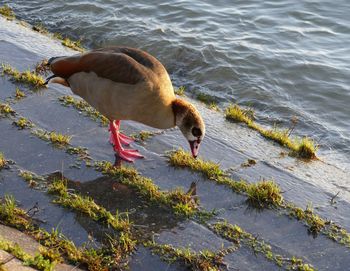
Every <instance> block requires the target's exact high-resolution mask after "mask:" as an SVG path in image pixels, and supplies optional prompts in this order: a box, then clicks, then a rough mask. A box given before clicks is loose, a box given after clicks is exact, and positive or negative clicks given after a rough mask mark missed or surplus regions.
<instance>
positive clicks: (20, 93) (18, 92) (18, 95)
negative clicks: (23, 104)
mask: <svg viewBox="0 0 350 271" xmlns="http://www.w3.org/2000/svg"><path fill="white" fill-rule="evenodd" d="M24 97H26V94H25V93H24V92H23V91H21V90H20V89H19V88H18V87H16V94H15V99H16V100H20V99H23V98H24Z"/></svg>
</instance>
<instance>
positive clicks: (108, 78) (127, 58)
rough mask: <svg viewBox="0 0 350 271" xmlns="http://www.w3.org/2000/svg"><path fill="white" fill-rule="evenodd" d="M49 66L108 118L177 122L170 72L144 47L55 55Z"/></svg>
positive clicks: (155, 123)
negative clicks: (173, 110)
mask: <svg viewBox="0 0 350 271" xmlns="http://www.w3.org/2000/svg"><path fill="white" fill-rule="evenodd" d="M50 67H51V70H52V72H53V73H54V74H55V75H56V76H59V77H62V78H64V79H65V80H66V81H67V82H68V84H69V86H70V87H71V89H72V91H73V92H74V93H75V94H77V95H79V96H81V97H82V98H83V99H85V100H86V101H87V102H88V103H89V104H90V105H92V106H93V107H95V108H96V109H97V110H99V111H100V112H101V113H102V114H104V115H105V116H106V117H108V118H109V119H130V120H135V121H139V122H142V123H144V124H146V125H150V126H153V127H157V128H169V127H172V126H174V123H173V122H174V121H173V112H172V110H171V106H170V104H171V102H172V101H173V100H174V99H175V95H174V91H173V87H172V84H171V81H170V78H169V75H168V73H167V71H166V69H165V68H164V66H163V65H162V64H161V63H160V62H159V61H158V60H157V59H156V58H155V57H153V56H151V55H150V54H148V53H146V52H144V51H141V50H138V49H134V48H128V47H107V48H102V49H97V50H92V51H90V52H88V53H84V54H80V55H74V56H69V57H60V58H57V59H54V60H53V61H52V63H51V64H50ZM160 116H162V117H160Z"/></svg>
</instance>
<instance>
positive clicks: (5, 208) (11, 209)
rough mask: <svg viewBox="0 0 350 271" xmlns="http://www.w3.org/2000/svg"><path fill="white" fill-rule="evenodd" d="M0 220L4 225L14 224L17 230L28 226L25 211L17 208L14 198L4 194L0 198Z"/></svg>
mask: <svg viewBox="0 0 350 271" xmlns="http://www.w3.org/2000/svg"><path fill="white" fill-rule="evenodd" d="M0 221H2V222H3V223H5V224H6V225H11V226H15V227H16V228H17V229H19V230H26V229H28V228H29V227H30V223H29V222H28V220H27V215H26V213H25V211H23V210H21V209H19V208H17V204H16V201H15V198H14V197H13V196H10V195H5V198H4V199H0Z"/></svg>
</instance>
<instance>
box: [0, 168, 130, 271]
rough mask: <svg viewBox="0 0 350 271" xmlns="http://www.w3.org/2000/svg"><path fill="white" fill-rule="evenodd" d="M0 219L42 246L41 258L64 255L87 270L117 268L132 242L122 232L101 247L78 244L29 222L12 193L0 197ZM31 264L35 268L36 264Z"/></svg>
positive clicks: (56, 258)
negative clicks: (79, 245) (0, 199)
mask: <svg viewBox="0 0 350 271" xmlns="http://www.w3.org/2000/svg"><path fill="white" fill-rule="evenodd" d="M30 174H31V173H30ZM28 175H29V173H28V174H27V176H28ZM27 179H29V177H28V178H27ZM0 221H1V222H2V223H3V224H5V225H7V226H11V227H14V228H17V229H19V230H21V231H24V232H25V233H26V234H28V235H30V236H32V237H33V238H34V239H35V240H37V241H38V242H39V243H40V244H41V245H42V246H44V248H41V249H40V255H41V256H42V257H43V258H44V259H48V260H50V261H51V262H52V263H58V262H62V261H63V260H64V259H66V260H68V262H69V263H72V264H74V265H79V267H82V268H86V269H87V270H93V271H95V270H96V271H100V270H108V269H109V268H115V269H117V270H119V269H120V268H121V267H123V266H124V263H125V258H126V254H128V253H129V252H128V251H127V250H126V249H127V248H130V246H131V245H132V247H133V246H134V243H133V242H132V241H131V242H130V241H129V239H130V238H129V236H128V234H126V233H124V232H122V233H121V234H120V236H119V239H118V240H116V239H112V238H111V237H110V238H109V242H108V244H106V245H103V246H102V247H101V248H98V249H92V248H85V247H84V246H83V247H81V248H78V247H76V246H75V244H74V243H73V242H72V241H71V240H69V239H67V238H66V237H65V236H64V235H63V234H61V233H60V232H58V231H57V230H54V229H53V230H52V231H51V232H50V233H49V232H47V231H45V230H44V229H41V228H38V227H36V226H35V225H34V224H32V220H31V218H30V217H29V216H28V214H27V212H25V211H24V210H22V209H20V208H18V207H17V205H16V202H15V199H14V198H13V197H12V196H5V199H3V200H2V201H0ZM42 257H38V258H37V259H36V261H40V260H41V259H42ZM31 262H34V263H35V261H31V259H30V261H28V263H31ZM39 263H40V262H39ZM40 265H41V264H40ZM35 267H36V268H38V266H35ZM40 270H41V269H40Z"/></svg>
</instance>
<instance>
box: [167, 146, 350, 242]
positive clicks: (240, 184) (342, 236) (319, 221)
mask: <svg viewBox="0 0 350 271" xmlns="http://www.w3.org/2000/svg"><path fill="white" fill-rule="evenodd" d="M169 163H170V165H172V166H174V167H180V168H188V169H191V170H193V171H195V172H199V173H201V174H203V176H205V177H207V178H208V179H209V180H211V181H214V182H216V183H217V184H220V185H225V186H227V187H229V188H231V189H232V190H233V191H234V192H236V193H240V194H243V195H246V196H247V202H248V203H250V204H251V206H252V207H257V208H280V209H281V210H284V211H285V212H286V214H288V215H289V216H291V217H295V218H296V219H298V220H300V221H302V222H304V223H305V225H306V226H307V228H308V230H309V231H310V232H311V233H312V234H314V235H316V234H318V233H322V234H323V235H325V236H327V237H328V238H330V239H332V240H334V241H335V242H337V243H339V244H342V245H344V246H346V247H350V234H349V233H348V232H347V231H346V230H345V229H344V228H343V227H341V226H339V225H337V224H335V223H334V222H331V221H326V220H324V219H323V218H321V217H320V216H318V215H317V214H315V213H314V212H313V210H312V208H311V207H310V206H308V207H307V208H306V209H305V210H303V209H301V208H300V207H297V206H296V205H294V204H293V203H290V202H286V201H285V200H284V199H283V197H282V192H281V190H280V188H279V186H278V185H277V184H276V183H275V182H273V181H268V180H263V181H260V182H257V183H248V182H247V181H245V180H240V181H236V180H234V179H231V178H229V177H227V176H225V172H224V171H223V170H222V169H220V167H219V165H218V164H216V163H213V162H210V161H203V160H201V159H199V158H197V159H194V158H193V157H192V156H191V154H190V153H188V152H185V151H184V150H178V151H173V152H171V153H170V154H169ZM213 169H214V170H213ZM213 172H214V173H213Z"/></svg>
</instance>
